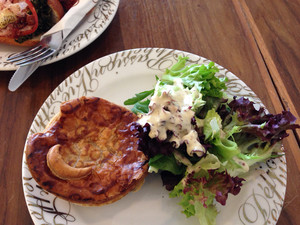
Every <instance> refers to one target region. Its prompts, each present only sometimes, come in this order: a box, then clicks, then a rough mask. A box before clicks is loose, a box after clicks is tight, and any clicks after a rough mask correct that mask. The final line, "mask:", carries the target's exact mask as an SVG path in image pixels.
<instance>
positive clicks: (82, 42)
mask: <svg viewBox="0 0 300 225" xmlns="http://www.w3.org/2000/svg"><path fill="white" fill-rule="evenodd" d="M118 6H119V0H100V1H99V4H98V5H97V6H96V8H95V9H94V10H93V11H92V13H91V14H90V15H88V16H87V17H86V18H85V19H84V20H83V22H82V23H81V24H80V25H78V28H76V30H74V31H73V33H71V34H70V36H69V37H68V38H67V39H66V40H65V41H64V43H63V45H62V48H61V50H59V52H58V53H56V54H55V55H53V56H51V57H50V58H48V59H47V60H46V61H45V62H44V64H43V65H46V64H50V63H53V62H56V61H58V60H62V59H64V58H66V57H68V56H71V55H73V54H75V53H76V52H78V51H80V50H82V49H83V48H85V47H86V46H88V45H89V44H91V43H92V42H93V41H94V40H95V39H96V38H97V37H99V36H100V35H101V34H102V33H103V32H104V31H105V29H106V28H107V27H108V25H109V24H110V23H111V21H112V20H113V18H114V16H115V14H116V12H117V9H118ZM0 49H1V51H0V71H1V70H2V71H3V70H16V69H17V66H16V65H15V64H14V63H8V62H6V59H7V57H8V56H10V55H12V54H14V53H17V52H22V51H24V50H26V49H28V47H17V46H11V45H5V44H0Z"/></svg>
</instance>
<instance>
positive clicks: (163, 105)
mask: <svg viewBox="0 0 300 225" xmlns="http://www.w3.org/2000/svg"><path fill="white" fill-rule="evenodd" d="M195 104H197V106H199V104H203V105H204V104H205V102H204V101H203V100H202V95H201V93H200V92H199V91H198V90H197V89H196V88H195V87H194V88H192V89H188V88H184V86H183V84H182V81H181V79H175V80H174V84H173V85H167V84H165V85H161V84H160V83H159V82H158V83H157V85H156V87H155V92H154V95H153V96H152V98H151V101H150V104H149V113H148V114H144V115H142V116H141V117H140V119H139V120H138V123H140V124H141V125H142V126H144V125H145V124H146V123H148V124H149V125H150V133H149V136H150V137H151V138H158V139H159V140H161V141H168V142H172V143H174V144H175V146H174V147H175V148H178V147H179V146H180V145H181V144H183V143H185V144H186V148H187V153H188V154H189V155H190V156H192V155H193V154H196V155H197V156H199V157H200V156H202V155H203V154H204V153H205V152H206V150H205V148H204V147H203V146H202V145H201V143H200V141H199V138H198V133H197V132H196V130H195V127H194V125H193V124H192V118H193V117H194V116H195V112H194V111H193V110H192V109H193V106H194V105H195ZM168 130H170V131H172V132H173V133H172V135H171V136H170V135H168V133H167V131H168Z"/></svg>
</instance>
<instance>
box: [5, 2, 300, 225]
mask: <svg viewBox="0 0 300 225" xmlns="http://www.w3.org/2000/svg"><path fill="white" fill-rule="evenodd" d="M299 15H300V1H299V0H292V1H282V0H251V1H250V0H249V1H247V0H231V1H230V0H229V1H218V0H185V1H182V0H151V1H150V0H145V1H141V0H130V1H126V0H121V1H120V5H119V9H118V12H117V14H116V16H115V18H114V20H113V21H112V23H111V25H110V26H109V27H108V28H107V30H106V31H105V32H104V33H103V34H102V35H101V36H100V37H99V38H98V39H97V40H95V41H94V42H93V43H92V44H90V45H89V46H88V47H86V48H84V49H83V50H82V51H80V52H79V53H77V54H74V55H72V56H70V57H68V58H66V59H64V60H61V61H59V62H56V63H53V64H50V65H47V66H43V67H40V68H39V69H38V70H37V71H36V72H35V74H34V75H32V76H31V77H30V78H29V79H28V80H27V81H26V82H25V83H24V84H23V85H22V86H21V88H19V89H18V90H17V91H15V92H10V91H8V89H7V85H8V82H9V80H10V77H11V75H12V72H11V71H2V72H0V102H1V105H2V106H1V108H0V124H1V129H0V132H1V133H0V143H1V144H0V147H1V148H0V174H1V184H0V193H2V194H1V196H2V197H1V199H2V200H1V201H0V209H1V211H0V221H1V222H0V223H1V224H3V225H4V224H9V225H14V224H16V225H19V224H33V223H32V220H31V218H30V215H29V213H28V211H27V208H26V204H25V200H24V196H23V190H22V180H21V165H22V152H23V147H24V143H25V139H26V135H27V133H28V129H29V127H30V125H31V123H32V120H33V118H34V116H35V114H36V113H37V111H38V109H39V108H40V106H41V105H42V103H43V102H44V100H45V99H46V98H47V97H48V95H49V94H50V93H51V92H52V91H53V90H54V88H55V87H56V86H57V85H58V84H59V83H60V82H62V81H63V80H64V79H65V78H66V77H68V76H69V75H70V74H71V73H73V72H74V71H76V70H77V69H79V68H80V67H82V66H84V65H85V64H87V63H89V62H91V61H92V60H95V59H97V58H99V57H102V56H105V55H107V54H110V53H114V52H117V51H121V50H124V49H131V48H138V47H163V48H172V49H178V50H184V51H187V52H191V53H194V54H197V55H200V56H203V57H206V58H208V59H210V60H212V61H215V62H216V63H218V64H220V65H222V66H224V67H225V68H227V69H228V70H230V71H231V72H233V73H234V74H236V75H237V76H238V77H239V78H241V79H242V80H243V81H244V82H245V83H246V84H247V85H248V86H249V87H250V88H251V89H252V90H253V91H254V92H255V93H256V94H257V95H258V96H259V98H260V99H261V100H262V101H263V103H264V104H265V105H266V106H267V108H268V109H269V111H270V112H272V113H280V112H281V111H282V110H284V109H285V110H286V109H289V110H290V111H291V112H292V113H293V114H294V115H295V116H296V117H297V118H298V123H300V116H299V115H300V114H299V112H300V104H299V95H300V80H299V74H300V44H299V43H300V16H299ZM0 51H1V50H0ZM299 134H300V131H299V130H298V131H297V132H290V137H289V138H288V139H287V140H285V141H284V146H285V148H286V158H287V169H288V178H287V192H286V196H285V201H284V205H283V210H282V212H281V215H280V218H279V221H278V224H280V225H291V224H300V213H299V210H300V204H299V203H300V191H299V188H300V149H299V144H300V143H299V137H300V135H299Z"/></svg>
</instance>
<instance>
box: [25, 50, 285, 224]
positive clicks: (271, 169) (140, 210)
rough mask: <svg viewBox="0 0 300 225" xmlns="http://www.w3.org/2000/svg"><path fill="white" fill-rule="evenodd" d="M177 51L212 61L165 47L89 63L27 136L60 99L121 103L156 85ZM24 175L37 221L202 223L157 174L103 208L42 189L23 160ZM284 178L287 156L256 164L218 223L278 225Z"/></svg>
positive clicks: (234, 84)
mask: <svg viewBox="0 0 300 225" xmlns="http://www.w3.org/2000/svg"><path fill="white" fill-rule="evenodd" d="M178 55H183V56H189V57H190V59H191V61H193V62H196V63H199V64H202V63H207V62H208V60H207V59H205V58H202V57H199V56H196V55H193V54H190V53H186V52H181V51H176V50H171V49H161V48H144V49H133V50H127V51H123V52H118V53H115V54H111V55H108V56H105V57H103V58H100V59H98V60H95V61H93V62H91V63H90V64H88V65H86V66H84V67H82V68H81V69H79V70H78V71H76V72H75V73H73V74H72V75H71V76H69V77H68V78H67V79H66V80H65V81H63V82H62V83H61V84H60V85H59V86H58V87H57V88H56V89H55V90H54V91H53V92H52V93H51V95H50V96H49V97H48V98H47V100H46V101H45V102H44V104H43V105H42V107H41V108H40V110H39V112H38V113H37V115H36V117H35V119H34V121H33V123H32V126H31V127H30V131H29V133H28V135H31V134H33V133H35V132H40V131H42V130H43V128H44V127H45V125H46V124H47V123H48V121H49V119H50V118H51V117H52V116H54V115H55V114H56V113H57V112H58V111H59V105H60V103H61V102H62V101H66V100H69V99H73V98H77V97H81V96H98V97H102V98H105V99H107V100H110V101H112V102H115V103H117V104H120V105H122V104H123V101H124V100H125V99H127V98H129V97H132V96H134V94H135V93H137V92H140V91H143V90H148V89H151V88H153V86H154V84H155V75H161V74H162V73H163V72H164V71H165V69H166V68H168V67H170V66H171V65H173V64H174V63H175V62H176V58H177V57H178ZM219 68H220V72H219V74H218V76H226V77H228V79H229V83H228V86H229V90H228V91H227V93H228V94H229V95H238V96H241V95H243V96H246V97H249V98H251V99H252V100H253V101H255V102H256V103H258V104H261V101H260V100H259V99H258V98H257V96H256V95H255V94H254V93H253V92H252V91H251V90H250V88H249V87H247V86H246V85H245V83H243V82H242V81H241V80H240V79H238V78H237V77H236V76H235V75H233V74H232V73H231V72H229V71H227V70H226V69H224V68H222V67H221V66H219ZM266 172H267V173H266ZM22 176H23V188H24V193H25V199H26V203H27V205H28V209H29V212H30V215H31V216H32V219H33V221H34V223H35V224H72V225H73V224H74V225H75V224H76V225H82V224H87V225H96V224H97V225H102V224H103V225H117V224H120V225H124V224H128V225H129V224H130V225H141V224H143V225H144V224H149V225H153V224H155V225H159V224H161V225H163V224H172V225H176V224H178V225H179V224H180V225H184V224H189V225H190V224H198V221H197V219H196V218H188V219H187V218H185V215H184V214H182V213H181V208H180V206H178V205H177V202H178V199H170V198H169V197H168V192H167V191H166V190H165V189H164V187H162V183H161V180H160V177H159V175H155V174H151V175H149V176H148V177H146V182H145V184H144V185H143V186H142V188H141V189H140V190H139V191H138V192H132V193H130V194H128V195H127V196H125V197H124V198H123V199H121V200H120V201H118V202H115V203H113V204H111V205H106V206H102V207H81V206H77V205H74V204H70V203H68V202H66V201H64V200H60V199H58V198H55V197H54V196H53V195H52V194H49V193H47V192H45V191H43V190H42V189H40V187H39V186H38V185H37V183H36V182H35V181H34V179H32V176H31V174H30V172H29V170H28V168H27V166H26V162H25V158H23V175H22ZM286 178H287V173H286V161H285V157H281V158H277V159H274V160H269V161H268V162H267V163H261V164H259V165H257V166H256V169H255V170H253V172H252V173H251V176H250V177H249V182H247V183H245V184H244V185H243V186H242V191H241V192H240V194H239V195H237V196H232V195H230V197H229V199H228V201H227V204H226V206H225V207H223V206H218V210H219V211H220V214H219V215H218V217H217V224H223V225H227V224H228V225H229V224H268V225H272V224H276V222H277V220H278V217H279V214H280V212H281V208H282V205H283V201H284V196H285V191H286Z"/></svg>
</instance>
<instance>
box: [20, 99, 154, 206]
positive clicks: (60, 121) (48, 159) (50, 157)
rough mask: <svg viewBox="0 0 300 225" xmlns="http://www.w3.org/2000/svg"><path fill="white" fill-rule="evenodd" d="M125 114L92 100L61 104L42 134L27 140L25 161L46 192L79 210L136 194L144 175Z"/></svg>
mask: <svg viewBox="0 0 300 225" xmlns="http://www.w3.org/2000/svg"><path fill="white" fill-rule="evenodd" d="M136 120H137V116H136V115H135V114H134V113H132V112H131V111H129V110H128V109H126V108H124V107H121V106H118V105H116V104H113V103H111V102H109V101H107V100H104V99H101V98H96V97H82V98H79V99H74V100H70V101H67V102H64V103H62V104H61V107H60V112H59V113H58V114H57V115H56V116H55V117H54V118H53V119H52V120H51V121H50V123H49V124H48V126H47V127H46V128H45V130H44V132H43V133H36V134H33V135H32V136H31V137H30V138H29V139H28V141H27V146H26V151H25V153H26V160H27V164H28V168H29V170H30V172H31V174H32V176H33V178H34V179H35V180H36V181H37V183H38V184H39V185H40V186H41V187H42V188H43V189H45V190H46V191H49V192H50V193H53V194H54V195H56V196H58V197H61V198H63V199H65V200H68V201H70V202H74V203H77V204H81V205H103V204H108V203H112V202H114V201H116V200H119V199H120V198H122V197H124V196H125V195H126V194H127V193H129V192H130V191H133V190H135V189H138V188H139V187H140V186H141V185H142V183H143V181H144V178H145V176H146V174H147V169H148V164H147V158H146V156H145V155H144V154H143V153H142V152H141V151H139V150H138V138H137V135H136V132H137V131H136V130H135V129H134V126H133V125H132V124H133V123H134V122H135V121H136Z"/></svg>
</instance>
